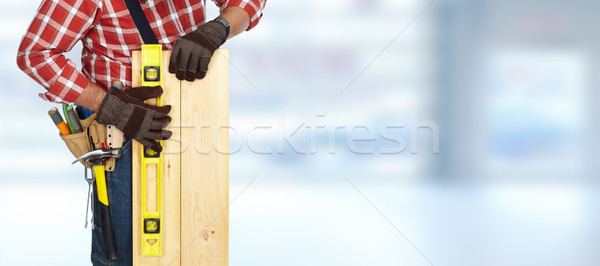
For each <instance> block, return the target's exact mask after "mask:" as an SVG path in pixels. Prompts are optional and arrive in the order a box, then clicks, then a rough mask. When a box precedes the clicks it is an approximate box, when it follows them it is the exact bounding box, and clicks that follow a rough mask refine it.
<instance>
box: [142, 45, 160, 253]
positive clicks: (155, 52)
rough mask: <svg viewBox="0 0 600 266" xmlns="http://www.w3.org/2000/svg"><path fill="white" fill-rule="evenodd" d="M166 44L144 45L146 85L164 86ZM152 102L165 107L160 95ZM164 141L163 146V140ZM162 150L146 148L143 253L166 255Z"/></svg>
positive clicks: (143, 170) (143, 150)
mask: <svg viewBox="0 0 600 266" xmlns="http://www.w3.org/2000/svg"><path fill="white" fill-rule="evenodd" d="M161 58H162V46H161V45H160V44H143V45H142V86H161V77H160V76H161V75H160V66H161ZM147 103H148V104H156V105H157V106H161V105H162V104H161V99H160V97H158V98H156V99H150V100H148V101H147ZM159 142H161V145H162V141H159ZM161 183H162V153H158V152H154V151H153V150H151V149H150V148H149V147H144V148H143V149H142V222H143V225H142V229H143V232H142V255H144V256H160V255H162V232H161V226H162V225H161V223H160V221H161V219H162V197H161V195H162V186H161Z"/></svg>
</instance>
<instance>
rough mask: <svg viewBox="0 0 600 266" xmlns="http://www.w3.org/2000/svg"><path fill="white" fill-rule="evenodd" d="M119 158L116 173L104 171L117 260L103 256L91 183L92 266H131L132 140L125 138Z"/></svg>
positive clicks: (97, 202) (102, 244) (97, 213)
mask: <svg viewBox="0 0 600 266" xmlns="http://www.w3.org/2000/svg"><path fill="white" fill-rule="evenodd" d="M121 152H122V154H121V158H120V159H117V160H116V164H115V170H114V171H113V172H106V182H107V186H108V187H107V190H108V202H109V207H110V213H111V218H112V225H113V230H114V235H115V242H116V243H115V244H116V249H117V256H119V259H118V260H116V261H112V262H108V261H107V260H106V256H105V255H104V240H103V238H102V222H101V220H100V212H99V211H97V212H96V210H99V207H98V206H99V205H98V204H100V203H99V201H98V195H97V194H96V191H95V188H96V185H95V184H94V193H93V206H92V207H93V210H94V212H95V213H94V225H93V227H92V228H93V229H92V258H91V259H92V264H93V265H94V266H97V265H109V266H122V265H132V242H131V241H132V240H131V238H132V234H131V139H129V138H127V141H126V143H125V145H123V147H122V148H121Z"/></svg>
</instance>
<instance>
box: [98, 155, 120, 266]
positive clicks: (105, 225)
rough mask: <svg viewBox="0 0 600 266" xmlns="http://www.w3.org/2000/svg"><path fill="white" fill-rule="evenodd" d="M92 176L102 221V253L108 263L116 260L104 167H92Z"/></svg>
mask: <svg viewBox="0 0 600 266" xmlns="http://www.w3.org/2000/svg"><path fill="white" fill-rule="evenodd" d="M94 176H95V178H96V192H97V194H98V201H100V219H101V220H102V237H103V238H104V251H105V252H106V253H105V255H106V259H107V260H108V261H114V260H117V259H118V258H119V257H118V256H117V251H116V248H115V237H114V233H113V228H112V220H111V217H110V207H109V204H108V191H107V185H106V176H105V172H104V165H102V164H100V165H94Z"/></svg>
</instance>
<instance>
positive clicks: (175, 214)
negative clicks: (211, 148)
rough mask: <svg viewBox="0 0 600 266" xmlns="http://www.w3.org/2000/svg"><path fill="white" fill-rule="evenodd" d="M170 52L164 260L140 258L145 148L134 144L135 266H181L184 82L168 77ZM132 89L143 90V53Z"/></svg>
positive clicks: (166, 88) (165, 73)
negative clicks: (182, 91) (169, 119)
mask: <svg viewBox="0 0 600 266" xmlns="http://www.w3.org/2000/svg"><path fill="white" fill-rule="evenodd" d="M169 56H170V52H166V51H163V54H162V62H163V66H162V67H161V75H162V76H161V77H162V79H163V81H162V84H163V89H164V94H163V96H162V103H163V104H164V105H171V106H173V108H172V109H171V113H170V114H169V116H171V118H172V121H171V124H170V125H169V127H168V128H169V130H171V131H173V136H172V137H171V139H169V140H167V141H163V164H162V171H163V173H162V210H163V219H162V221H161V225H162V232H163V243H162V256H142V254H141V233H142V231H143V228H142V218H141V208H142V199H141V194H142V192H141V184H142V182H141V153H142V145H140V144H139V143H137V142H136V141H134V143H133V149H132V152H133V159H132V172H133V173H132V178H133V180H132V181H133V183H132V185H133V187H132V188H133V191H132V193H133V202H132V204H133V206H132V207H133V262H134V265H171V266H176V265H180V250H181V249H180V242H181V241H180V235H181V231H180V225H181V223H180V216H181V212H180V207H181V206H180V177H181V174H180V161H181V159H180V153H181V134H180V133H181V131H180V125H181V109H180V108H179V106H180V101H181V82H180V81H179V80H177V78H175V76H174V75H171V74H169V73H168V63H169ZM132 73H133V74H132V82H133V86H134V87H137V86H140V83H141V60H140V52H139V51H134V52H133V69H132Z"/></svg>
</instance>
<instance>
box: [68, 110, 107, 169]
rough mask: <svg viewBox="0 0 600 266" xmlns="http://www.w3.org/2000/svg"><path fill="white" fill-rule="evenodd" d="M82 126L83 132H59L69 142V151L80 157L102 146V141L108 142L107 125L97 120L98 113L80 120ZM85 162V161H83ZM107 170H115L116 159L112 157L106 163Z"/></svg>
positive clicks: (90, 166)
mask: <svg viewBox="0 0 600 266" xmlns="http://www.w3.org/2000/svg"><path fill="white" fill-rule="evenodd" d="M79 123H80V124H81V128H82V129H83V132H80V133H75V134H71V135H63V134H61V133H59V135H60V138H61V139H62V140H63V141H64V142H65V144H67V148H69V151H71V153H72V154H73V156H75V158H79V157H80V156H81V155H83V154H85V153H87V152H89V151H92V150H95V149H99V148H101V147H102V143H106V126H104V125H102V124H100V123H98V121H96V114H93V115H91V116H90V117H88V118H86V119H83V120H80V121H79ZM81 163H82V164H83V162H81ZM87 167H88V168H92V165H91V164H88V165H87ZM104 167H105V170H106V171H109V172H112V171H114V170H115V159H114V158H110V159H108V160H107V161H106V162H105V163H104Z"/></svg>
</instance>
